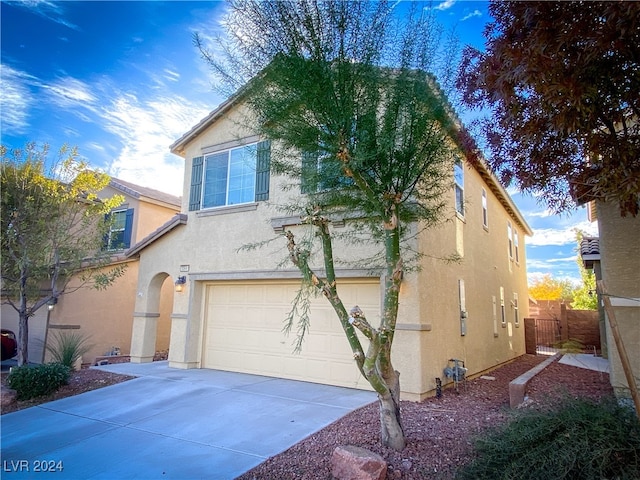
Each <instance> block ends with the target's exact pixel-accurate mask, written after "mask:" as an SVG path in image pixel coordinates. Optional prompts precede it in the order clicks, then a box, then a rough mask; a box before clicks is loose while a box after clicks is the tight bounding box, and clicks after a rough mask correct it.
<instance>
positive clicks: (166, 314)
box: [2, 178, 181, 363]
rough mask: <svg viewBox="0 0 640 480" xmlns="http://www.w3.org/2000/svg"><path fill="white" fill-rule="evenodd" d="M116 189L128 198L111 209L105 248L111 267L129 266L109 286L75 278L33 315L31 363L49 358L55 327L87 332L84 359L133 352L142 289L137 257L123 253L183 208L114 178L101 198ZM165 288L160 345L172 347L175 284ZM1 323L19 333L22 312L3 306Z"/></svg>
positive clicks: (89, 360)
mask: <svg viewBox="0 0 640 480" xmlns="http://www.w3.org/2000/svg"><path fill="white" fill-rule="evenodd" d="M115 194H118V195H122V196H124V198H125V201H124V203H123V204H121V205H120V206H119V207H117V208H115V209H114V210H113V211H112V212H111V213H110V215H111V217H112V220H113V222H112V224H111V227H110V231H109V233H108V234H107V235H106V237H105V242H104V248H105V249H106V250H108V251H109V252H110V253H111V255H112V264H111V266H113V265H116V264H124V265H126V270H125V272H124V274H123V275H122V276H121V277H120V278H118V279H116V281H115V282H114V283H113V285H111V286H110V287H108V288H107V289H106V290H96V289H93V288H88V287H83V288H79V289H77V290H75V291H74V289H75V288H76V287H77V286H78V285H79V284H80V280H79V279H73V280H72V281H71V282H70V283H69V286H68V288H67V289H66V291H65V294H64V295H61V296H60V297H59V298H58V301H57V303H56V304H55V305H50V306H49V309H47V308H41V309H40V310H38V312H37V313H36V315H35V316H34V317H32V318H30V319H29V361H30V362H34V363H40V362H43V361H48V360H49V358H50V355H49V354H48V353H46V354H45V349H44V345H45V342H46V343H48V344H50V345H51V344H52V341H53V338H54V337H55V335H56V332H58V333H62V334H64V333H65V332H67V331H69V332H77V333H80V334H81V335H83V336H85V337H87V338H88V341H87V343H88V344H90V345H92V348H91V349H90V351H89V352H87V354H85V355H84V356H83V361H84V362H87V363H93V362H94V360H95V358H96V357H97V356H102V355H105V354H106V353H107V352H111V351H113V350H115V349H118V350H119V351H120V352H121V354H123V355H124V354H128V353H129V346H130V344H131V327H132V317H133V311H134V305H135V299H136V295H137V293H138V292H137V290H136V287H137V283H138V261H137V260H136V259H135V258H126V257H125V255H124V252H125V250H126V249H128V248H129V247H130V246H131V245H133V244H135V243H136V242H139V241H140V240H141V239H142V238H144V237H145V236H148V235H149V234H150V233H151V232H153V231H154V230H155V229H157V228H158V227H159V226H161V225H162V224H163V223H165V222H167V221H169V220H170V219H171V218H173V217H174V216H175V215H176V214H177V213H178V212H179V211H180V202H181V199H180V198H179V197H176V196H173V195H169V194H167V193H163V192H159V191H157V190H153V189H150V188H145V187H141V186H138V185H134V184H132V183H129V182H125V181H123V180H118V179H115V178H112V179H111V182H110V183H109V186H108V187H106V188H105V189H104V190H103V191H102V192H100V194H99V197H100V198H109V197H112V196H113V195H115ZM107 268H109V267H107ZM162 291H163V301H162V304H161V308H160V309H159V313H160V317H159V318H158V323H159V326H160V327H159V334H158V342H157V345H156V349H157V350H167V349H168V348H169V331H170V312H171V304H172V301H171V298H172V296H173V285H172V284H167V285H166V286H165V287H164V289H163V290H162ZM2 325H3V328H9V329H12V330H14V331H15V332H16V333H17V332H18V318H17V314H16V313H15V311H14V310H13V309H11V307H8V306H6V305H3V307H2ZM47 325H48V328H47Z"/></svg>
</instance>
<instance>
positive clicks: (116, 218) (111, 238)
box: [104, 208, 133, 250]
mask: <svg viewBox="0 0 640 480" xmlns="http://www.w3.org/2000/svg"><path fill="white" fill-rule="evenodd" d="M106 220H107V221H108V222H109V231H108V232H107V234H106V236H105V241H104V243H105V249H106V250H122V249H125V248H129V247H130V246H131V231H132V230H133V208H129V209H128V210H114V211H113V212H111V213H109V214H108V215H107V216H106Z"/></svg>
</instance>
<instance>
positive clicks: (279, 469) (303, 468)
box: [239, 355, 613, 480]
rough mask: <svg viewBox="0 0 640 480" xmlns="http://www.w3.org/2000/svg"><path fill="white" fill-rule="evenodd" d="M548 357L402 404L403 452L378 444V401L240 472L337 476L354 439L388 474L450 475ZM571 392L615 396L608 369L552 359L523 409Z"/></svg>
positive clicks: (257, 478) (255, 476) (250, 476)
mask: <svg viewBox="0 0 640 480" xmlns="http://www.w3.org/2000/svg"><path fill="white" fill-rule="evenodd" d="M544 359H545V357H540V356H533V355H524V356H522V357H519V358H518V359H516V360H515V361H513V362H511V363H509V364H507V365H504V366H502V367H500V368H498V369H496V370H493V371H491V372H490V373H488V374H487V375H486V376H487V377H490V378H493V380H487V379H482V378H476V379H474V380H469V381H467V382H466V383H465V384H464V385H462V386H461V387H460V393H459V394H456V393H455V391H454V390H453V389H451V388H446V389H445V390H444V392H443V395H442V397H441V398H435V397H433V398H428V399H426V400H425V401H423V402H420V403H415V402H402V419H403V424H404V429H405V433H406V437H407V441H408V442H407V447H406V448H405V449H404V450H403V451H402V452H395V451H393V450H391V449H388V448H384V447H382V446H381V445H380V443H379V420H378V406H377V404H372V405H369V406H366V407H363V408H361V409H359V410H357V411H355V412H353V413H351V414H349V415H347V416H346V417H344V418H342V419H340V420H338V421H337V422H335V423H333V424H331V425H329V426H328V427H326V428H324V429H323V430H321V431H319V432H317V433H315V434H313V435H311V436H310V437H308V438H307V439H305V440H304V441H302V442H300V443H298V444H296V445H294V446H293V447H291V448H290V449H288V450H286V451H285V452H283V453H281V454H279V455H276V456H274V457H272V458H270V459H268V460H267V461H266V462H264V463H262V464H261V465H259V466H257V467H256V468H254V469H253V470H251V471H249V472H247V473H246V474H244V475H242V476H241V477H239V479H240V480H283V479H291V480H292V479H304V480H312V479H313V480H316V479H317V480H330V479H331V478H332V477H331V464H330V458H331V454H332V452H333V450H334V449H335V448H336V447H337V446H338V445H355V446H359V447H363V448H366V449H368V450H371V451H373V452H375V453H377V454H379V455H381V456H382V457H383V458H384V459H385V460H386V461H387V464H388V471H387V478H388V479H451V478H453V477H454V472H455V470H456V468H457V467H459V466H461V465H462V464H464V463H467V462H468V461H469V460H470V458H471V445H472V441H473V438H474V436H476V435H478V434H479V432H481V431H483V430H484V429H486V428H488V427H492V426H496V425H498V424H499V423H500V422H504V421H505V420H507V419H508V417H509V414H510V411H511V410H510V408H509V390H508V385H509V382H510V381H511V380H513V379H515V378H516V377H518V376H519V375H521V374H523V373H524V372H526V371H528V370H529V369H531V368H533V367H534V366H536V365H537V364H539V363H540V362H542V361H543V360H544ZM566 396H572V397H583V398H585V397H586V398H591V399H599V398H602V397H604V396H613V390H612V388H611V385H610V384H609V375H608V374H606V373H600V372H594V371H591V370H586V369H582V368H578V367H572V366H568V365H563V364H559V363H558V362H554V363H552V364H551V365H550V366H548V367H547V368H546V369H544V370H543V371H542V372H541V373H539V374H538V375H537V376H535V377H534V378H533V379H532V381H531V383H530V384H529V388H528V396H527V400H526V401H525V403H524V405H523V406H522V407H521V408H536V407H537V406H540V405H543V404H544V403H546V402H550V401H551V402H553V401H556V400H558V399H560V398H563V397H566Z"/></svg>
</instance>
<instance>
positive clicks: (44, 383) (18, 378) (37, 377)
mask: <svg viewBox="0 0 640 480" xmlns="http://www.w3.org/2000/svg"><path fill="white" fill-rule="evenodd" d="M70 376H71V368H69V367H67V366H66V365H62V364H61V363H45V364H42V365H23V366H21V367H14V368H13V369H12V370H11V373H10V374H9V377H8V378H7V385H8V386H9V387H10V388H13V389H14V390H15V391H16V392H18V400H28V399H30V398H34V397H40V396H42V395H48V394H50V393H53V392H55V391H56V390H57V389H58V388H60V387H61V386H62V385H66V383H67V382H68V381H69V377H70Z"/></svg>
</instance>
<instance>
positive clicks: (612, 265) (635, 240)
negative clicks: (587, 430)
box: [580, 200, 640, 397]
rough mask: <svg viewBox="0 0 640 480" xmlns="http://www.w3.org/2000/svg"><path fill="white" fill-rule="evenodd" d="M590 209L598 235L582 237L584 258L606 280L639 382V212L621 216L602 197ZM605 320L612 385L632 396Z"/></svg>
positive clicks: (591, 204)
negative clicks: (597, 236)
mask: <svg viewBox="0 0 640 480" xmlns="http://www.w3.org/2000/svg"><path fill="white" fill-rule="evenodd" d="M593 206H595V213H597V214H596V215H594V208H593ZM589 212H590V213H591V216H590V219H591V220H592V221H593V220H597V222H598V232H599V238H597V239H595V238H585V239H584V240H583V243H582V245H581V249H580V250H581V252H580V253H581V256H582V260H583V263H584V265H585V268H592V269H593V270H594V272H595V274H596V279H597V280H602V281H603V282H604V285H605V288H606V294H607V295H609V298H610V300H611V306H612V309H613V312H614V315H615V317H616V321H617V324H618V329H619V332H620V337H621V338H622V341H623V342H624V347H625V350H626V352H627V355H628V357H629V364H630V366H631V370H632V372H633V376H634V377H635V379H636V384H640V254H639V253H638V252H640V215H638V216H636V217H633V216H632V215H630V214H627V216H625V217H622V216H621V215H620V210H619V207H618V205H617V204H615V203H611V202H603V201H600V200H596V201H592V202H590V206H589ZM594 216H595V217H597V218H593V217H594ZM605 318H606V315H605ZM605 324H606V334H605V335H604V336H603V344H604V339H605V338H606V346H607V356H608V358H609V364H610V381H611V385H612V387H613V389H614V391H615V393H616V395H617V396H620V397H629V396H630V395H631V392H630V389H629V383H628V382H627V379H626V377H625V374H624V370H623V368H622V363H621V361H620V355H619V353H618V348H617V347H616V344H615V341H614V338H613V335H612V332H611V326H610V324H609V319H608V318H607V319H606V321H605Z"/></svg>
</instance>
